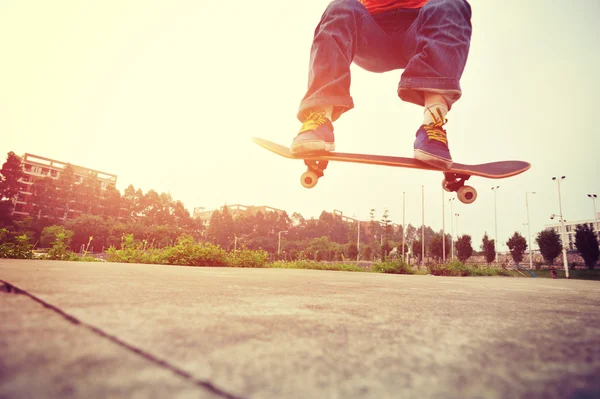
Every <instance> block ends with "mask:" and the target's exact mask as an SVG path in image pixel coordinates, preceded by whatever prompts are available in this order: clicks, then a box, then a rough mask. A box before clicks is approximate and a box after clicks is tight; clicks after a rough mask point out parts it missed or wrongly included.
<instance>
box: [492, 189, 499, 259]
mask: <svg viewBox="0 0 600 399" xmlns="http://www.w3.org/2000/svg"><path fill="white" fill-rule="evenodd" d="M499 188H500V186H496V187H492V191H493V192H494V230H495V234H496V236H495V240H496V241H495V243H494V250H495V251H496V266H498V212H497V211H496V192H497V191H498V189H499Z"/></svg>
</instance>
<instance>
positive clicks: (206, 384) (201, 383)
mask: <svg viewBox="0 0 600 399" xmlns="http://www.w3.org/2000/svg"><path fill="white" fill-rule="evenodd" d="M0 292H5V293H9V294H17V295H25V296H27V297H29V298H31V299H32V300H34V301H35V302H37V303H39V304H41V305H42V306H43V307H45V308H47V309H49V310H51V311H53V312H55V313H58V314H59V315H60V316H62V317H63V318H64V319H66V320H67V321H69V322H70V323H73V324H77V325H80V326H82V327H84V328H87V329H88V330H90V331H92V332H93V333H95V334H97V335H99V336H101V337H103V338H105V339H108V340H109V341H111V342H113V343H115V344H117V345H119V346H121V347H123V348H125V349H127V350H128V351H130V352H133V353H135V354H137V355H139V356H141V357H142V358H144V359H146V360H148V361H150V362H152V363H154V364H156V365H158V366H160V367H163V368H165V369H168V370H169V371H171V372H172V373H174V374H175V375H177V376H179V377H181V378H183V379H185V380H187V381H189V382H191V383H193V384H194V385H196V386H198V387H200V388H203V389H206V390H207V391H210V392H211V393H214V394H215V395H219V396H221V397H223V398H226V399H242V398H241V397H239V396H235V395H233V394H231V393H228V392H225V391H224V390H222V389H220V388H218V387H216V386H215V385H213V384H212V383H211V382H210V381H205V380H200V379H197V378H195V377H194V376H193V375H192V374H190V373H188V372H187V371H185V370H182V369H180V368H179V367H177V366H175V365H173V364H171V363H169V362H167V361H166V360H162V359H159V358H158V357H156V356H154V355H152V354H150V353H148V352H146V351H144V350H143V349H140V348H136V347H135V346H133V345H130V344H128V343H127V342H125V341H123V340H121V339H119V338H118V337H116V336H114V335H111V334H109V333H107V332H105V331H103V330H101V329H100V328H98V327H95V326H93V325H91V324H87V323H85V322H83V321H81V320H79V319H77V318H76V317H74V316H71V315H70V314H68V313H66V312H65V311H64V310H62V309H60V308H58V307H56V306H54V305H52V304H50V303H48V302H46V301H44V300H43V299H41V298H38V297H36V296H35V295H33V294H31V293H29V292H27V291H25V290H23V289H21V288H19V287H17V286H15V285H13V284H11V283H9V282H7V281H4V280H0Z"/></svg>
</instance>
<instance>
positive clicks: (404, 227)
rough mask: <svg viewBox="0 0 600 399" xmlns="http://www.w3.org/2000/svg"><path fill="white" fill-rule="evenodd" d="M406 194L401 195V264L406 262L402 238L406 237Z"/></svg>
mask: <svg viewBox="0 0 600 399" xmlns="http://www.w3.org/2000/svg"><path fill="white" fill-rule="evenodd" d="M405 217H406V192H403V193H402V262H406V258H405V256H404V237H405V236H406V224H405V222H404V221H405Z"/></svg>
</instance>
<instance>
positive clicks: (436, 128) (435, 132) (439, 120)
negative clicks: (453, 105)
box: [423, 108, 448, 145]
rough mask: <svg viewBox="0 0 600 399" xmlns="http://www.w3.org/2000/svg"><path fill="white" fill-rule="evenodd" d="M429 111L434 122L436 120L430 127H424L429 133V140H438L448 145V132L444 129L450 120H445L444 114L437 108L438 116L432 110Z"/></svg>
mask: <svg viewBox="0 0 600 399" xmlns="http://www.w3.org/2000/svg"><path fill="white" fill-rule="evenodd" d="M427 111H429V113H430V114H431V116H432V117H433V120H434V122H432V123H430V124H428V125H423V128H424V129H425V132H427V138H428V139H429V140H437V141H439V142H441V143H443V144H444V145H448V138H447V137H446V131H445V130H444V128H443V127H442V126H444V125H445V124H446V123H447V122H448V119H444V118H443V117H442V112H441V111H440V110H439V109H438V108H436V111H437V116H436V115H434V113H433V112H431V110H430V109H429V108H427Z"/></svg>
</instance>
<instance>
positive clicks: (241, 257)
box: [227, 249, 269, 267]
mask: <svg viewBox="0 0 600 399" xmlns="http://www.w3.org/2000/svg"><path fill="white" fill-rule="evenodd" d="M267 259H269V254H268V253H267V252H266V251H251V250H248V249H244V250H241V251H233V252H230V253H229V254H227V266H232V267H265V264H266V263H267Z"/></svg>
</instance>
